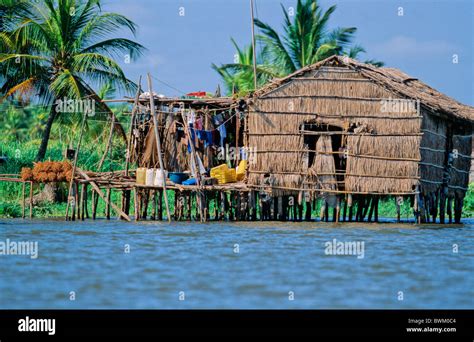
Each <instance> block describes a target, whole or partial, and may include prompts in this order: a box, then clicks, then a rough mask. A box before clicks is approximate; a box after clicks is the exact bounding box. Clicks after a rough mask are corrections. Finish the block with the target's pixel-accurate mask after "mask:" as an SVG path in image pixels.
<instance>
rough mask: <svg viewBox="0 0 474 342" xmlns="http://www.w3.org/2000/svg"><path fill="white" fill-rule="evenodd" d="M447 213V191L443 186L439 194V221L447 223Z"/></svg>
mask: <svg viewBox="0 0 474 342" xmlns="http://www.w3.org/2000/svg"><path fill="white" fill-rule="evenodd" d="M445 213H446V192H445V189H444V188H442V189H441V190H440V194H439V223H441V224H444V223H445Z"/></svg>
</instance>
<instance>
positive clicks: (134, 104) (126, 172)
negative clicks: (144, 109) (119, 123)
mask: <svg viewBox="0 0 474 342" xmlns="http://www.w3.org/2000/svg"><path fill="white" fill-rule="evenodd" d="M137 84H138V88H137V94H136V95H135V102H134V103H133V108H132V115H131V118H130V132H129V133H128V142H127V155H126V159H125V176H126V177H128V168H129V164H130V156H131V153H132V152H131V148H132V138H133V124H134V122H135V115H136V113H137V111H138V107H139V105H140V104H139V102H138V101H139V99H140V91H141V87H142V76H141V75H140V77H139V78H138V83H137Z"/></svg>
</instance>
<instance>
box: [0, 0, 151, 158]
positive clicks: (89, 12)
mask: <svg viewBox="0 0 474 342" xmlns="http://www.w3.org/2000/svg"><path fill="white" fill-rule="evenodd" d="M0 1H1V3H2V4H6V3H10V2H12V1H11V0H0ZM16 3H25V1H16ZM27 3H28V7H27V8H19V7H11V6H9V7H8V9H9V11H11V13H15V15H12V16H11V20H10V22H9V23H3V24H2V32H1V33H0V63H1V64H0V65H1V72H0V73H1V75H2V77H3V79H2V83H3V84H2V85H1V88H0V93H1V94H2V95H3V99H5V98H7V97H9V96H12V95H15V94H17V95H19V96H23V97H29V98H35V99H36V100H37V101H38V102H39V103H42V104H44V105H47V106H51V109H50V112H49V115H48V119H47V122H46V125H45V128H44V131H43V136H42V141H41V145H40V147H39V150H38V154H37V157H36V159H37V160H42V159H44V156H45V154H46V150H47V146H48V141H49V136H50V132H51V127H52V125H53V122H54V121H55V119H56V117H57V115H58V113H57V112H56V108H55V106H54V105H53V104H54V103H55V102H56V101H57V100H59V99H63V98H64V97H66V98H67V99H68V100H71V99H72V100H79V99H86V98H88V99H92V100H94V101H96V106H98V107H99V108H100V110H103V111H107V112H108V113H110V115H112V112H111V111H110V109H109V108H108V107H107V106H105V105H104V104H102V103H101V102H100V100H101V99H100V97H99V96H98V95H97V93H96V92H95V91H94V88H95V87H100V86H102V85H104V84H106V83H111V84H112V85H113V86H114V87H116V88H117V89H120V90H124V91H133V86H134V85H133V83H132V82H130V81H129V80H127V78H126V77H125V75H124V73H123V71H122V69H121V68H120V66H119V65H118V63H117V62H115V61H114V59H113V58H114V57H118V58H125V56H127V55H128V56H129V57H130V59H131V60H134V59H136V58H137V57H139V56H140V55H141V54H142V52H143V50H144V47H143V46H142V45H140V44H138V43H136V42H134V41H132V40H129V39H125V38H114V37H112V38H108V37H109V36H110V35H111V34H113V33H115V32H117V31H120V30H123V29H125V30H128V31H130V32H131V33H132V34H134V35H135V33H136V25H135V23H133V22H132V21H131V20H129V19H127V18H126V17H125V16H123V15H120V14H116V13H109V12H103V11H102V8H101V0H43V1H42V2H41V3H40V2H37V1H28V2H27ZM5 7H6V6H5ZM0 8H1V6H0ZM15 10H17V11H15ZM116 130H117V131H118V132H119V134H121V135H122V137H124V138H126V135H125V132H124V130H123V128H122V126H121V125H120V124H119V123H118V122H117V124H116Z"/></svg>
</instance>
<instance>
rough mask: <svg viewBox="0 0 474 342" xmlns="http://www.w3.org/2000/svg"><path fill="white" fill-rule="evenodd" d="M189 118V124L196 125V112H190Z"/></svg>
mask: <svg viewBox="0 0 474 342" xmlns="http://www.w3.org/2000/svg"><path fill="white" fill-rule="evenodd" d="M187 117H188V124H194V121H196V114H195V113H194V110H192V111H190V112H189V113H188V115H187Z"/></svg>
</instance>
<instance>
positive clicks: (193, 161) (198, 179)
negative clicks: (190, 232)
mask: <svg viewBox="0 0 474 342" xmlns="http://www.w3.org/2000/svg"><path fill="white" fill-rule="evenodd" d="M181 117H182V119H183V126H184V133H185V134H186V136H187V137H188V139H189V145H190V146H191V164H192V166H193V168H194V170H195V172H196V185H197V187H198V189H199V190H198V196H196V202H197V204H198V207H199V214H200V215H199V216H200V219H201V222H202V221H203V218H204V217H203V216H204V215H203V207H202V201H201V200H202V198H201V177H200V171H199V165H197V163H196V151H195V150H194V142H193V141H192V135H191V133H190V132H189V129H188V123H187V121H186V117H185V116H184V107H183V109H182V111H181Z"/></svg>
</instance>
